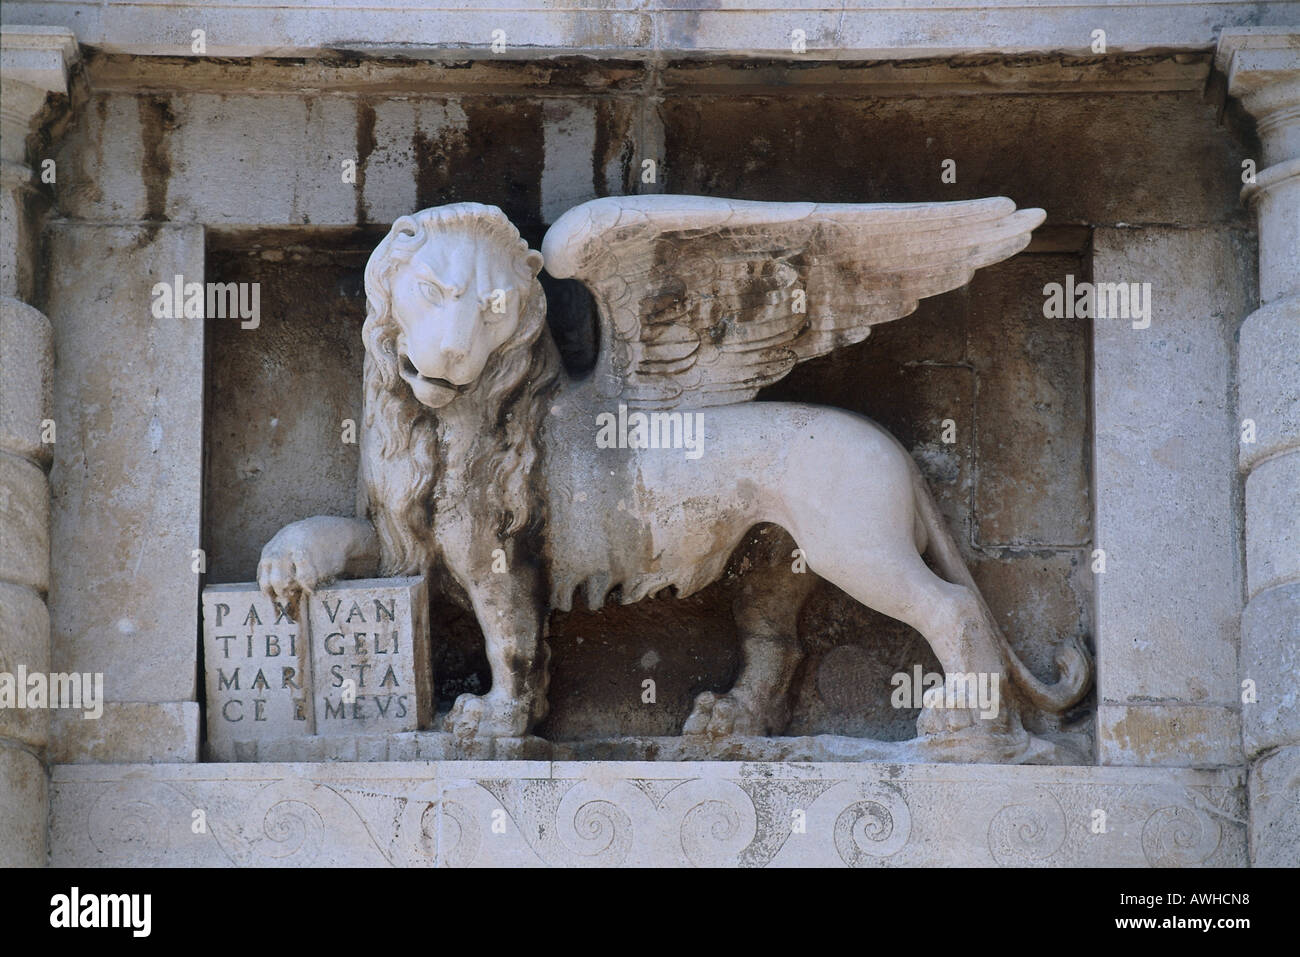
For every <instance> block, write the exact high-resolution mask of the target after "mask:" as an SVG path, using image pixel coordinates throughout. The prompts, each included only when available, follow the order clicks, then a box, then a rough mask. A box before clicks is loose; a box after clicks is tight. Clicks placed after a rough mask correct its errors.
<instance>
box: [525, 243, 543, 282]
mask: <svg viewBox="0 0 1300 957" xmlns="http://www.w3.org/2000/svg"><path fill="white" fill-rule="evenodd" d="M524 262H526V263H528V268H529V269H531V270H532V271H533V277H534V278H536V276H537V274H538V273H539V272H541V271H542V262H543V260H542V254H541V253H539V252H538V251H537V250H536V249H530V250H528V255H527V256H525V257H524Z"/></svg>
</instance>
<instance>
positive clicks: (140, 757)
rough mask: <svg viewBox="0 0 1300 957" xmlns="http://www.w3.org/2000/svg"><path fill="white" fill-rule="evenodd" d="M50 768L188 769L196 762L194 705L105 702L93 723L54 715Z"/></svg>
mask: <svg viewBox="0 0 1300 957" xmlns="http://www.w3.org/2000/svg"><path fill="white" fill-rule="evenodd" d="M49 755H50V763H51V764H130V763H149V764H189V763H193V762H195V761H198V760H199V706H198V703H197V702H194V701H109V702H106V703H105V704H104V713H103V714H102V715H101V716H100V717H99V718H95V719H88V718H86V717H84V715H83V713H82V712H79V711H67V710H60V711H56V712H54V721H53V727H52V728H51V731H50V750H49Z"/></svg>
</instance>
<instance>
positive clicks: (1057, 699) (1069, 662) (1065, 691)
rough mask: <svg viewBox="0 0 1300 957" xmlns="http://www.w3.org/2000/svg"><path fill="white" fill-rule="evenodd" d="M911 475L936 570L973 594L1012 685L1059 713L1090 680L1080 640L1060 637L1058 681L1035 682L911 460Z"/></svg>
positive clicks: (1076, 698) (1087, 659)
mask: <svg viewBox="0 0 1300 957" xmlns="http://www.w3.org/2000/svg"><path fill="white" fill-rule="evenodd" d="M908 459H909V461H910V460H911V456H908ZM912 476H913V477H912V486H913V490H914V497H915V500H916V510H917V515H918V517H919V518H920V520H921V524H922V525H923V527H924V529H925V537H926V540H927V541H928V542H929V545H928V553H929V554H930V556H931V557H932V558H933V559H934V561H935V564H937V565H938V566H939V571H940V572H941V573H942V574H943V577H944V578H946V579H947V580H948V581H950V582H952V583H953V584H955V585H964V586H965V587H967V588H969V589H970V590H971V591H972V592H973V593H974V594H975V596H976V598H977V599H978V600H979V604H980V609H981V610H982V611H983V613H984V618H985V620H986V621H987V622H988V626H989V629H990V630H991V631H992V632H993V636H994V639H995V640H996V641H997V643H998V647H999V648H1000V650H1001V652H1002V656H1003V658H1004V659H1005V660H1006V662H1007V664H1008V666H1009V668H1010V671H1011V677H1012V678H1013V679H1014V680H1015V682H1016V685H1017V686H1018V687H1019V688H1020V689H1021V690H1022V692H1023V693H1024V695H1025V697H1027V698H1028V699H1029V700H1030V701H1031V702H1032V703H1033V704H1034V705H1035V706H1036V707H1039V708H1042V709H1043V710H1044V711H1049V712H1052V713H1054V714H1059V713H1060V712H1062V711H1064V710H1066V709H1067V708H1069V707H1070V706H1071V705H1074V704H1076V703H1078V701H1079V700H1080V699H1081V698H1083V696H1084V694H1085V693H1086V692H1087V690H1088V686H1089V684H1091V682H1092V658H1091V656H1089V654H1088V652H1087V649H1085V648H1084V647H1083V643H1082V642H1081V641H1079V639H1078V638H1077V637H1075V636H1073V635H1071V636H1069V637H1067V638H1066V639H1065V640H1063V641H1062V642H1061V645H1060V647H1059V648H1058V649H1057V651H1056V667H1057V671H1058V672H1059V675H1060V676H1059V678H1058V680H1057V681H1056V683H1055V684H1050V685H1049V684H1044V683H1043V682H1041V681H1039V680H1038V678H1036V677H1035V676H1034V673H1033V672H1032V671H1030V670H1029V668H1028V667H1027V666H1026V665H1025V663H1024V662H1023V661H1021V660H1020V657H1019V656H1018V655H1017V654H1016V652H1015V650H1014V649H1013V648H1012V647H1011V645H1010V643H1009V642H1008V641H1007V639H1006V636H1005V635H1003V634H1002V629H1001V628H999V627H998V622H997V619H996V618H995V617H994V616H993V612H992V611H991V610H990V609H989V606H988V603H987V602H986V601H985V600H984V596H983V594H981V593H980V590H979V587H978V586H977V585H976V584H975V579H974V578H973V577H972V576H971V573H970V569H968V568H967V567H966V562H965V561H964V560H963V559H962V556H961V552H960V550H959V549H958V548H957V542H956V541H955V540H954V539H953V537H952V533H950V532H949V531H948V525H947V523H946V522H945V521H944V519H943V516H942V515H941V514H940V512H939V507H938V505H936V504H935V501H934V496H933V495H932V494H931V493H930V489H929V486H928V485H927V484H926V481H925V478H924V476H922V475H921V470H920V469H919V468H917V467H916V463H915V462H912Z"/></svg>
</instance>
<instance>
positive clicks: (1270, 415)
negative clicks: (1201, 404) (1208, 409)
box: [1237, 296, 1300, 469]
mask: <svg viewBox="0 0 1300 957" xmlns="http://www.w3.org/2000/svg"><path fill="white" fill-rule="evenodd" d="M1296 356H1300V296H1298V297H1293V298H1291V299H1283V300H1281V301H1280V302H1275V303H1273V304H1271V305H1269V306H1265V307H1264V308H1263V309H1259V310H1256V311H1255V312H1253V313H1251V314H1250V315H1249V316H1248V317H1246V321H1245V322H1243V323H1242V324H1241V337H1240V341H1239V343H1238V347H1237V371H1238V383H1237V411H1238V415H1239V418H1240V419H1241V420H1242V421H1243V422H1244V421H1245V420H1246V419H1249V420H1250V421H1251V422H1252V423H1253V424H1254V428H1255V436H1254V438H1255V441H1254V442H1242V443H1241V467H1242V469H1249V468H1250V467H1251V466H1253V465H1254V464H1255V463H1256V462H1258V461H1260V460H1261V459H1265V458H1267V457H1268V456H1270V455H1274V454H1276V453H1277V452H1280V451H1282V450H1283V449H1287V448H1292V447H1295V446H1300V362H1297V361H1296Z"/></svg>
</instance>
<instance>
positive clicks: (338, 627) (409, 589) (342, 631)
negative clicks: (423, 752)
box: [307, 578, 433, 760]
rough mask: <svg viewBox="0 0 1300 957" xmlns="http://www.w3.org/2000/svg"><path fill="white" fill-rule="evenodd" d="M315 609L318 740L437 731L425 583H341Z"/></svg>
mask: <svg viewBox="0 0 1300 957" xmlns="http://www.w3.org/2000/svg"><path fill="white" fill-rule="evenodd" d="M307 609H308V614H309V615H310V620H311V652H312V680H313V686H314V688H315V707H316V721H315V724H316V732H317V733H318V734H326V735H327V734H334V733H341V734H364V733H367V732H369V733H373V734H393V733H400V732H403V731H415V730H418V729H423V728H428V727H429V724H430V722H431V720H432V718H433V672H432V670H431V666H430V661H429V620H428V612H429V599H428V595H427V593H426V592H425V585H424V579H423V578H407V579H372V580H369V581H365V580H363V581H348V582H341V583H339V584H337V585H331V586H327V587H324V588H319V589H317V590H316V592H315V593H314V594H313V595H312V596H311V598H309V599H308V601H307ZM358 760H365V758H364V757H361V758H358Z"/></svg>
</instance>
